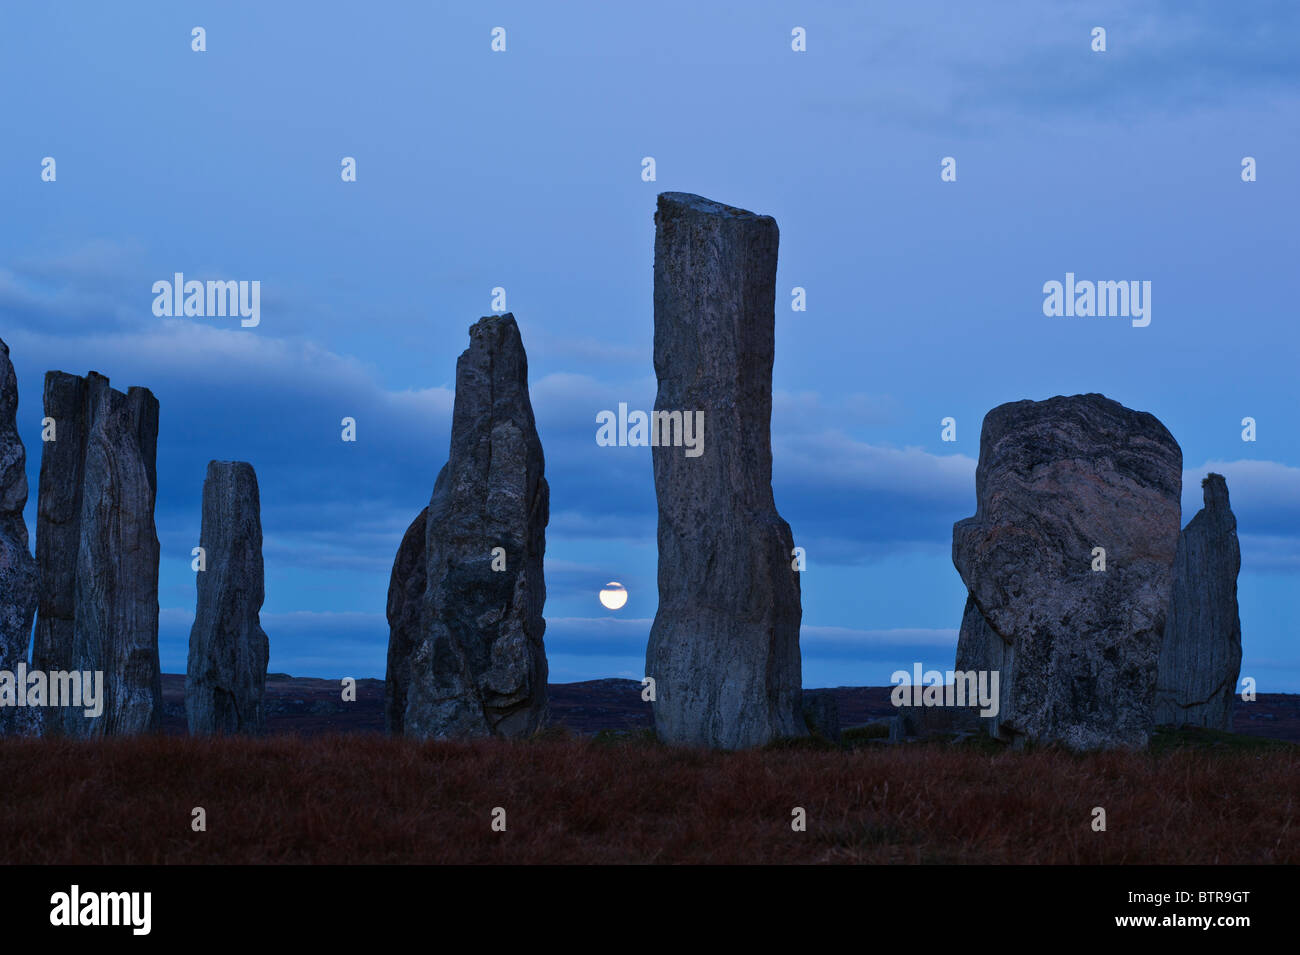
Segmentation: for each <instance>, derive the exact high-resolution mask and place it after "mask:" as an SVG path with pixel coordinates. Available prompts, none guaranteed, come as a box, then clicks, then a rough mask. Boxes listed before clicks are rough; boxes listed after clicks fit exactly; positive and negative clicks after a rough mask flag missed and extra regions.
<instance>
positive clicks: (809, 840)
mask: <svg viewBox="0 0 1300 955" xmlns="http://www.w3.org/2000/svg"><path fill="white" fill-rule="evenodd" d="M822 745H823V747H826V748H817V747H816V746H815V745H812V744H803V745H798V746H787V747H781V746H777V747H769V748H768V749H765V750H759V751H749V752H741V753H711V752H704V751H696V750H689V749H674V748H669V747H665V746H661V745H659V744H657V743H656V742H654V741H653V740H651V739H647V738H646V735H645V734H643V733H634V734H602V735H601V736H598V737H594V738H593V737H575V736H571V735H568V734H566V733H564V732H563V731H559V732H556V731H551V732H548V733H547V734H544V735H543V736H541V737H539V738H538V739H534V740H529V741H526V742H513V743H512V742H503V741H482V742H473V743H453V742H435V743H423V744H421V743H415V742H411V741H404V740H397V739H389V738H384V737H379V736H370V735H356V734H354V735H331V736H320V737H314V738H302V737H295V736H277V737H268V738H263V739H255V740H247V739H244V740H240V739H217V740H196V739H190V738H185V737H175V736H157V737H146V738H135V739H110V740H101V741H96V742H74V741H61V740H21V739H11V740H2V741H0V778H2V779H4V780H5V785H4V795H3V802H2V803H0V805H2V806H3V808H2V809H0V862H4V863H7V864H20V863H41V864H43V863H58V864H77V865H79V864H97V863H113V864H125V863H172V864H175V863H180V864H194V863H343V864H346V863H507V864H510V863H1070V864H1076V863H1084V864H1092V863H1112V864H1113V863H1124V864H1130V863H1142V864H1171V863H1173V864H1179V863H1201V864H1217V863H1295V862H1300V820H1298V819H1297V813H1298V812H1300V747H1297V746H1295V745H1293V744H1288V743H1280V742H1273V741H1260V740H1244V739H1242V738H1240V737H1235V736H1228V735H1227V734H1220V735H1218V736H1211V735H1197V734H1190V735H1189V734H1184V735H1183V736H1181V737H1179V738H1177V739H1173V740H1165V741H1164V743H1162V744H1161V745H1157V746H1153V748H1152V750H1151V751H1149V752H1145V753H1132V752H1111V753H1100V754H1091V755H1086V756H1085V755H1074V754H1070V753H1066V752H1059V751H1055V750H1036V751H1026V752H989V751H988V750H987V748H986V747H983V746H978V745H973V744H969V743H968V744H966V745H964V746H955V745H948V744H944V743H926V744H918V745H907V746H884V745H881V744H879V743H876V742H873V741H869V740H857V741H856V742H855V745H854V746H852V747H848V748H840V749H834V748H829V747H828V744H822ZM196 806H202V807H203V808H204V809H205V810H206V812H207V831H206V832H194V831H192V829H191V810H192V809H193V808H194V807H196ZM498 806H500V807H503V808H504V809H505V810H506V814H507V815H506V825H507V828H506V831H505V832H494V831H492V828H491V826H490V821H491V815H492V810H493V808H494V807H498ZM796 806H801V807H803V808H804V809H805V810H806V812H807V831H806V832H795V831H793V830H792V828H791V824H790V823H791V818H792V816H791V810H792V809H793V807H796ZM1094 806H1102V807H1104V808H1105V810H1106V815H1107V831H1106V832H1094V831H1093V830H1092V827H1091V821H1092V818H1093V817H1092V810H1093V807H1094Z"/></svg>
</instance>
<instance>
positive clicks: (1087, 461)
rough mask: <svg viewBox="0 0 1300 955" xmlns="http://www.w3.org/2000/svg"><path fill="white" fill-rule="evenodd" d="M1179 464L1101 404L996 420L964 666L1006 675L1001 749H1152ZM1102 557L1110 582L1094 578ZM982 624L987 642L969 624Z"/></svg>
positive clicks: (966, 540) (964, 542) (1177, 457)
mask: <svg viewBox="0 0 1300 955" xmlns="http://www.w3.org/2000/svg"><path fill="white" fill-rule="evenodd" d="M1181 486H1182V451H1181V449H1180V448H1179V447H1178V443H1177V442H1176V441H1175V440H1174V439H1173V437H1172V436H1171V435H1170V434H1169V432H1168V431H1167V430H1166V429H1165V427H1164V426H1163V425H1162V424H1161V423H1160V422H1159V421H1158V420H1157V419H1156V418H1155V417H1154V416H1152V415H1150V414H1146V413H1142V412H1136V411H1131V410H1129V409H1128V408H1125V407H1123V406H1122V405H1120V404H1118V403H1117V402H1114V401H1111V400H1110V399H1108V398H1105V397H1103V396H1102V395H1096V394H1093V395H1076V396H1074V397H1069V398H1065V397H1056V398H1051V399H1049V400H1047V401H1017V402H1012V403H1010V404H1005V405H1000V406H999V407H997V408H994V409H993V410H992V411H990V412H989V413H988V415H987V416H986V417H985V418H984V426H983V429H982V431H981V433H980V457H979V466H978V469H977V471H976V476H975V493H976V500H977V505H976V512H975V516H974V517H969V518H966V519H965V520H961V521H958V522H957V523H956V524H955V525H954V526H953V545H952V548H953V563H954V564H955V565H956V567H957V570H958V572H959V573H960V574H961V577H962V580H963V581H964V582H965V584H966V587H967V589H968V590H969V592H970V596H971V598H972V600H973V602H974V605H975V607H974V608H973V611H972V607H971V606H970V604H968V605H967V612H966V619H965V620H964V621H963V626H962V633H961V637H960V638H959V644H958V651H957V657H958V660H960V661H963V663H965V664H966V665H967V666H969V663H970V661H978V660H981V659H982V660H983V661H984V667H985V668H988V669H997V670H1000V702H999V713H998V715H997V718H996V720H995V721H993V727H994V729H995V730H996V732H997V734H998V735H999V736H1001V737H1002V738H1003V739H1009V740H1015V741H1017V742H1018V741H1020V740H1022V739H1029V740H1035V741H1039V742H1058V743H1062V744H1065V745H1067V746H1070V747H1072V748H1076V749H1090V748H1103V747H1112V746H1143V745H1145V744H1146V742H1147V739H1148V736H1149V734H1150V730H1151V727H1152V725H1153V723H1152V720H1153V704H1154V699H1155V685H1156V666H1157V661H1158V657H1159V653H1160V644H1161V636H1162V632H1163V629H1164V622H1165V612H1166V608H1167V607H1168V604H1169V597H1170V593H1171V590H1172V580H1173V577H1172V569H1173V562H1174V553H1175V550H1176V548H1177V544H1178V525H1179V494H1180V491H1181ZM1099 547H1100V548H1104V549H1105V568H1106V569H1105V570H1104V571H1101V570H1094V569H1093V564H1094V560H1096V559H1097V558H1098V557H1099V556H1100V555H1095V554H1094V548H1099ZM972 612H977V613H978V614H979V615H981V616H982V617H983V625H987V627H988V628H989V631H991V633H990V632H987V631H985V630H984V627H983V625H981V624H980V623H979V622H978V621H977V620H975V619H974V618H973V617H972Z"/></svg>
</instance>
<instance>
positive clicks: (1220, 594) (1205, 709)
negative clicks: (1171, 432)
mask: <svg viewBox="0 0 1300 955" xmlns="http://www.w3.org/2000/svg"><path fill="white" fill-rule="evenodd" d="M1201 490H1202V493H1203V495H1204V498H1205V507H1203V508H1202V509H1201V510H1200V511H1199V512H1197V514H1196V516H1195V517H1193V518H1192V519H1191V521H1189V522H1188V524H1187V526H1186V527H1185V528H1183V532H1182V534H1180V535H1179V537H1178V555H1177V556H1176V557H1175V558H1174V591H1173V597H1172V599H1171V600H1170V602H1169V617H1168V619H1167V620H1166V621H1165V634H1164V642H1163V644H1162V646H1161V650H1160V673H1159V679H1158V681H1157V684H1156V722H1157V723H1159V724H1170V725H1174V726H1184V725H1187V726H1205V727H1209V728H1211V729H1218V730H1225V731H1228V730H1231V729H1232V706H1233V698H1234V695H1235V692H1236V687H1237V678H1238V677H1239V676H1240V674H1241V617H1240V616H1239V614H1238V612H1237V574H1238V572H1239V571H1240V570H1241V547H1240V544H1239V543H1238V541H1237V518H1236V517H1235V516H1234V515H1233V513H1232V508H1231V507H1230V506H1229V505H1228V484H1227V482H1226V481H1225V480H1224V479H1223V475H1222V474H1210V475H1208V476H1207V477H1206V478H1205V480H1203V481H1202V482H1201Z"/></svg>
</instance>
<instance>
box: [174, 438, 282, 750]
mask: <svg viewBox="0 0 1300 955" xmlns="http://www.w3.org/2000/svg"><path fill="white" fill-rule="evenodd" d="M199 546H201V547H202V548H203V550H204V556H205V562H206V569H205V570H203V571H200V572H199V573H198V574H196V580H197V585H198V605H197V608H196V610H195V613H194V626H193V627H192V628H191V629H190V652H189V660H188V664H187V666H186V671H185V716H186V719H187V721H188V723H189V727H190V732H191V733H194V734H213V733H221V734H230V733H248V734H260V733H262V732H264V731H265V729H266V721H265V717H264V715H263V710H262V697H263V695H264V693H265V691H266V663H267V659H268V657H269V655H270V645H269V643H268V641H267V639H266V632H265V631H264V630H262V624H261V620H260V617H259V614H260V612H261V609H262V600H263V597H264V595H265V581H264V577H263V568H262V504H261V498H260V496H259V494H258V489H257V474H256V473H255V472H254V470H253V466H252V465H251V464H247V463H245V462H243V461H210V462H209V463H208V473H207V477H206V478H205V480H204V481H203V525H202V529H201V531H200V533H199Z"/></svg>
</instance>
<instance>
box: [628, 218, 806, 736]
mask: <svg viewBox="0 0 1300 955" xmlns="http://www.w3.org/2000/svg"><path fill="white" fill-rule="evenodd" d="M655 225H656V229H655V261H654V280H655V285H654V313H655V340H654V341H655V344H654V364H655V373H656V375H657V376H658V379H659V392H658V395H657V397H656V398H655V418H654V419H653V420H652V421H651V422H650V425H649V427H650V432H651V436H652V438H651V443H652V444H653V445H654V447H653V450H652V458H653V463H654V478H655V494H656V496H657V498H658V502H659V610H658V612H657V613H656V614H655V619H654V625H653V626H652V627H651V629H650V640H649V644H648V646H647V649H646V674H647V675H648V676H650V677H652V678H654V680H655V681H656V695H655V703H654V714H655V729H656V731H657V733H658V735H659V738H660V739H662V740H664V741H666V742H671V743H684V744H693V745H702V746H712V747H720V748H725V749H737V748H741V747H749V746H761V745H763V744H765V743H767V742H769V741H770V740H772V739H774V738H777V737H783V736H803V735H806V734H807V728H806V726H805V724H804V719H803V714H802V712H801V709H802V707H801V701H800V695H801V692H800V686H801V672H800V660H799V624H800V620H801V618H802V614H803V611H802V608H801V606H800V598H799V575H798V573H797V572H796V571H795V570H794V569H793V568H792V561H793V554H792V551H793V548H794V541H793V538H792V536H791V533H790V525H789V524H787V523H786V522H785V521H784V520H782V518H781V515H780V514H778V513H777V511H776V504H775V502H774V501H773V497H772V444H771V434H770V426H771V418H772V359H773V352H774V340H775V297H776V253H777V227H776V221H775V220H774V219H772V218H771V217H770V216H760V215H755V214H754V213H752V212H746V211H744V210H741V209H733V208H731V207H730V206H724V205H721V204H719V203H716V202H711V201H710V200H708V199H703V198H701V197H699V196H693V195H688V194H685V193H664V194H662V195H660V196H659V208H658V212H657V213H656V215H655ZM696 412H703V422H702V424H701V426H700V428H699V431H698V434H696V435H695V436H694V437H695V439H697V440H698V441H699V445H698V447H697V448H695V449H693V450H692V449H691V448H689V447H687V446H685V443H684V442H683V441H682V440H680V439H681V435H682V431H681V428H680V425H681V424H683V423H694V421H695V420H696V418H697V415H696ZM661 413H663V415H664V417H662V418H661V417H659V416H660V414H661ZM678 413H680V421H679V420H678ZM670 415H671V417H670ZM704 424H707V436H708V441H707V443H705V442H704V438H705V430H704V428H703V425H704ZM674 437H675V438H677V439H679V440H676V441H675V442H674V441H673V440H672V438H674ZM701 452H702V453H701Z"/></svg>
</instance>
